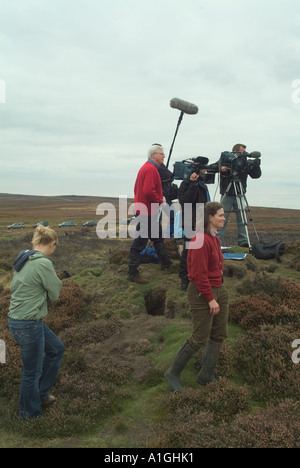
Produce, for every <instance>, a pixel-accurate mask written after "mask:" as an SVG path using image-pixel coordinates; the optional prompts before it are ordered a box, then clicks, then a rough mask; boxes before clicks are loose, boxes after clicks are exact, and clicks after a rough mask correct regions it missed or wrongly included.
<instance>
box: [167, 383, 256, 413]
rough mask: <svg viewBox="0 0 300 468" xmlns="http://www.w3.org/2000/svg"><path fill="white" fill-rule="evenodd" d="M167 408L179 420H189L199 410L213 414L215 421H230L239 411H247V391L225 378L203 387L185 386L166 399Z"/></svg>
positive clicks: (199, 411)
mask: <svg viewBox="0 0 300 468" xmlns="http://www.w3.org/2000/svg"><path fill="white" fill-rule="evenodd" d="M166 405H167V408H168V409H169V411H170V412H171V413H172V414H175V415H177V416H180V417H179V418H177V419H179V420H181V421H184V420H189V419H190V417H191V415H193V414H198V413H201V412H205V413H206V412H209V413H212V414H214V420H215V421H230V420H231V419H232V418H233V417H234V416H235V415H236V414H238V413H240V412H241V411H248V410H249V408H250V406H249V400H248V391H247V388H246V387H245V386H243V387H238V386H236V385H234V384H232V383H231V382H229V381H228V380H226V379H220V380H219V381H218V382H217V384H210V385H208V386H207V387H205V388H200V389H191V388H186V389H184V390H183V391H182V392H181V393H180V394H178V393H174V394H172V395H170V396H169V399H168V400H167V403H166Z"/></svg>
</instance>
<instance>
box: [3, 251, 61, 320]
mask: <svg viewBox="0 0 300 468" xmlns="http://www.w3.org/2000/svg"><path fill="white" fill-rule="evenodd" d="M14 269H15V274H14V277H13V280H12V283H11V287H10V291H11V300H10V309H9V314H8V316H9V317H10V318H12V319H15V320H41V319H43V318H44V317H46V315H47V314H48V304H47V299H48V298H49V299H50V301H57V299H58V297H59V294H60V291H61V288H62V282H61V281H60V279H59V278H58V276H57V274H56V272H55V270H54V267H53V263H52V262H51V260H49V258H48V257H46V256H45V255H44V254H43V253H42V252H39V251H22V252H21V253H20V254H19V256H18V258H17V260H16V261H15V263H14Z"/></svg>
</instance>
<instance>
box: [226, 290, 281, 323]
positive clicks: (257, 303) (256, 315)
mask: <svg viewBox="0 0 300 468" xmlns="http://www.w3.org/2000/svg"><path fill="white" fill-rule="evenodd" d="M229 310H230V320H231V321H232V322H234V323H238V324H239V325H240V326H241V327H242V328H244V329H246V330H251V329H257V328H259V326H260V325H262V324H264V323H272V322H273V320H274V315H275V314H276V309H275V308H274V306H273V305H272V299H271V298H270V297H269V296H267V295H264V294H255V295H253V296H243V297H240V298H238V299H236V300H235V301H234V302H233V303H231V304H230V306H229Z"/></svg>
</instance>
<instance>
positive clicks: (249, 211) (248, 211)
mask: <svg viewBox="0 0 300 468" xmlns="http://www.w3.org/2000/svg"><path fill="white" fill-rule="evenodd" d="M244 203H245V205H246V207H247V213H248V217H249V220H250V221H251V224H252V227H253V231H254V233H255V235H256V239H257V240H258V242H259V236H258V234H257V231H256V228H255V225H254V221H253V218H252V214H251V210H250V206H249V204H248V200H247V198H246V194H245V193H244ZM249 247H250V244H249Z"/></svg>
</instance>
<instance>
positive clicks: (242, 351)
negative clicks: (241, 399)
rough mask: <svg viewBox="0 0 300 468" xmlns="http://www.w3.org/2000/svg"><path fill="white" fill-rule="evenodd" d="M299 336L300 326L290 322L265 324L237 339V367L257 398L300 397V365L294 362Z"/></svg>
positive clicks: (235, 354)
mask: <svg viewBox="0 0 300 468" xmlns="http://www.w3.org/2000/svg"><path fill="white" fill-rule="evenodd" d="M299 336H300V328H298V329H297V330H295V328H294V327H293V326H291V325H277V326H272V325H262V326H261V327H260V329H259V330H256V331H249V332H248V333H247V335H246V336H243V337H242V338H239V339H238V340H237V341H236V343H235V345H234V347H233V349H232V352H233V353H234V361H235V368H236V370H237V371H238V372H239V375H240V376H241V377H243V379H244V381H245V382H246V383H247V384H249V386H251V390H252V393H253V395H254V397H255V398H258V399H261V400H264V401H272V400H282V399H283V398H295V399H298V398H299V392H300V366H299V365H297V364H294V363H293V362H292V347H291V346H292V342H293V341H294V340H295V339H296V338H298V337H299Z"/></svg>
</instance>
